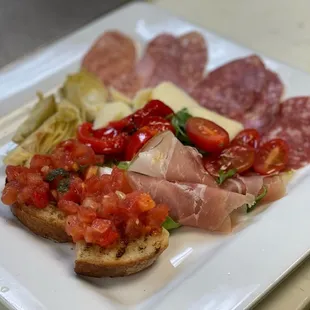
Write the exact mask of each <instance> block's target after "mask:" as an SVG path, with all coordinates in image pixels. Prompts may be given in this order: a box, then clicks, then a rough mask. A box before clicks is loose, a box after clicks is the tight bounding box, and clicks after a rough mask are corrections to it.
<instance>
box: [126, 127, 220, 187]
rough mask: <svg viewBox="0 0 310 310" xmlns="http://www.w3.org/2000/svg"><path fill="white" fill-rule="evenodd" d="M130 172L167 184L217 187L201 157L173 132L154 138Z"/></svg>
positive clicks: (133, 163)
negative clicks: (174, 182)
mask: <svg viewBox="0 0 310 310" xmlns="http://www.w3.org/2000/svg"><path fill="white" fill-rule="evenodd" d="M129 171H133V172H138V173H141V174H144V175H148V176H151V177H156V178H163V179H166V180H168V181H179V182H188V183H200V184H206V185H208V186H211V187H218V185H217V183H216V182H215V180H214V179H213V177H212V176H211V175H209V174H208V173H207V171H206V170H205V169H204V167H203V165H202V156H201V155H200V154H199V153H198V151H197V150H196V149H195V148H193V147H189V146H184V145H183V144H182V143H181V142H180V141H179V140H178V139H177V138H176V137H175V136H174V134H173V133H172V132H170V131H165V132H163V133H161V134H159V135H157V136H155V137H154V138H152V139H151V140H150V141H149V142H148V143H147V144H146V145H145V146H144V147H143V148H142V149H141V151H140V152H139V153H138V155H137V156H136V157H135V158H134V159H133V160H132V162H131V165H130V167H129Z"/></svg>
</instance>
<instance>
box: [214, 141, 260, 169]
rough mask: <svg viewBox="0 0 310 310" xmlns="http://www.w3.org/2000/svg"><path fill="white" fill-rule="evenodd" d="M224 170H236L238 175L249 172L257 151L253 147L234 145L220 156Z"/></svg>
mask: <svg viewBox="0 0 310 310" xmlns="http://www.w3.org/2000/svg"><path fill="white" fill-rule="evenodd" d="M219 160H220V164H221V169H222V170H229V169H236V170H237V173H242V172H245V171H247V170H249V169H250V168H251V167H252V166H253V164H254V160H255V150H254V149H253V148H251V147H245V146H239V145H233V146H230V147H228V148H227V149H225V150H224V151H223V152H222V154H221V155H220V159H219Z"/></svg>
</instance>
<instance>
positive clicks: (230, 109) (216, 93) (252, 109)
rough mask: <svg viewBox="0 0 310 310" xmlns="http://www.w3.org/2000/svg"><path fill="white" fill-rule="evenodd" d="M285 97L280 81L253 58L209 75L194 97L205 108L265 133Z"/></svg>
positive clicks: (232, 64)
mask: <svg viewBox="0 0 310 310" xmlns="http://www.w3.org/2000/svg"><path fill="white" fill-rule="evenodd" d="M282 93H283V84H282V82H281V80H280V79H279V77H278V76H277V75H276V74H275V73H273V72H272V71H270V70H267V69H266V68H265V66H264V64H263V62H262V60H261V59H260V58H259V57H258V56H256V55H251V56H248V57H245V58H242V59H237V60H234V61H232V62H230V63H228V64H225V65H223V66H222V67H220V68H218V69H216V70H214V71H212V72H210V73H209V75H208V76H207V77H206V78H205V79H204V80H203V81H202V82H200V83H199V84H198V85H197V86H196V87H195V88H194V89H193V91H192V92H191V95H192V96H193V97H194V98H195V99H196V100H197V101H198V102H199V103H200V104H201V105H203V106H204V107H206V108H209V109H211V110H214V111H216V112H218V113H220V114H222V115H225V116H227V117H229V118H233V119H236V120H238V121H240V122H241V123H243V125H244V126H245V127H246V128H256V129H257V130H259V131H260V132H261V133H263V132H264V131H267V130H268V128H270V126H271V125H272V123H273V122H274V120H275V118H276V115H277V114H278V112H279V108H280V99H281V96H282Z"/></svg>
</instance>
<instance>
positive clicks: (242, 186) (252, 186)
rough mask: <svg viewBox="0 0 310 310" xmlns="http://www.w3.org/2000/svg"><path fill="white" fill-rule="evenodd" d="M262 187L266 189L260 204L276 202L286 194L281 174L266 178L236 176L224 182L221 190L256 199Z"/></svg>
mask: <svg viewBox="0 0 310 310" xmlns="http://www.w3.org/2000/svg"><path fill="white" fill-rule="evenodd" d="M263 186H265V187H266V189H267V193H266V196H265V197H264V198H263V199H262V200H261V203H270V202H273V201H276V200H278V199H280V198H282V197H283V196H285V194H286V184H285V182H284V180H283V177H282V175H281V174H280V175H274V176H268V177H266V176H261V175H250V176H237V177H234V178H231V179H228V180H226V181H225V182H224V183H223V184H222V186H221V188H222V189H225V190H228V191H232V192H235V193H239V194H251V195H253V196H255V197H256V196H258V195H259V194H260V193H261V191H262V189H263Z"/></svg>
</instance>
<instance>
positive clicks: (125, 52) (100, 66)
mask: <svg viewBox="0 0 310 310" xmlns="http://www.w3.org/2000/svg"><path fill="white" fill-rule="evenodd" d="M135 63H136V49H135V45H134V42H133V41H132V40H131V39H130V38H129V37H127V36H126V35H124V34H122V33H120V32H118V31H106V32H105V33H104V34H103V35H102V36H100V37H99V38H98V39H97V41H96V42H95V43H94V45H93V46H92V47H91V48H90V50H89V51H88V53H87V54H86V55H85V57H84V59H83V61H82V67H84V68H85V69H86V70H88V71H89V72H92V73H94V74H96V75H97V76H98V77H99V78H100V79H101V81H102V82H103V83H105V84H106V85H110V84H111V81H113V80H115V79H118V78H119V77H120V76H122V75H124V74H126V73H129V72H131V71H132V70H133V69H134V67H135Z"/></svg>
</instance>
